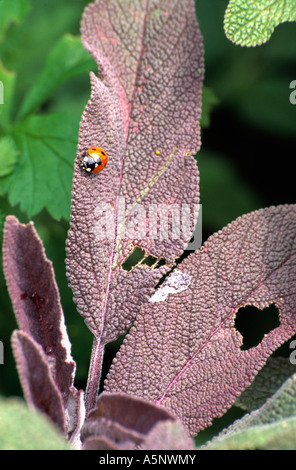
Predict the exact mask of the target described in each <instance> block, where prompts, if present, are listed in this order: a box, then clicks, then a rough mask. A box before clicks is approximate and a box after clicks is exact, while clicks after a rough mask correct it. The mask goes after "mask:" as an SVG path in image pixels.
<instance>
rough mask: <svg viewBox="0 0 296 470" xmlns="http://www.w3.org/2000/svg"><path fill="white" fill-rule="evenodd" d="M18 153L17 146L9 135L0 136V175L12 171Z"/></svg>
mask: <svg viewBox="0 0 296 470" xmlns="http://www.w3.org/2000/svg"><path fill="white" fill-rule="evenodd" d="M18 154H19V151H18V148H17V147H16V145H15V142H14V140H13V139H12V138H11V137H9V136H5V137H2V138H0V177H1V176H6V175H9V173H11V172H12V170H13V168H14V165H15V163H16V157H17V155H18Z"/></svg>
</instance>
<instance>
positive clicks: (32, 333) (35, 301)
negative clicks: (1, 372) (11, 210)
mask: <svg viewBox="0 0 296 470" xmlns="http://www.w3.org/2000/svg"><path fill="white" fill-rule="evenodd" d="M3 264H4V273H5V277H6V282H7V286H8V291H9V294H10V297H11V300H12V303H13V308H14V312H15V315H16V319H17V323H18V326H19V328H20V329H21V330H22V332H24V333H26V335H27V336H29V337H30V338H31V339H32V340H34V342H36V343H38V344H39V345H40V346H41V347H42V349H43V351H44V353H45V354H46V357H47V358H48V362H49V364H50V366H51V373H52V375H53V378H54V380H55V383H56V385H57V387H58V389H59V390H60V392H61V394H62V397H63V402H64V405H65V406H66V405H67V401H68V397H69V393H70V389H71V387H72V386H73V379H74V371H75V362H74V361H73V359H72V357H71V344H70V341H69V339H68V335H67V332H66V327H65V324H64V316H63V311H62V307H61V304H60V298H59V292H58V288H57V285H56V282H55V277H54V272H53V268H52V263H51V262H50V261H49V260H48V259H47V258H46V255H45V252H44V248H43V245H42V242H41V240H40V238H39V237H38V234H37V233H36V230H35V228H34V225H33V223H32V222H30V223H29V224H28V225H23V224H20V223H19V221H18V220H17V219H16V218H15V217H13V216H8V217H7V219H6V222H5V227H4V243H3Z"/></svg>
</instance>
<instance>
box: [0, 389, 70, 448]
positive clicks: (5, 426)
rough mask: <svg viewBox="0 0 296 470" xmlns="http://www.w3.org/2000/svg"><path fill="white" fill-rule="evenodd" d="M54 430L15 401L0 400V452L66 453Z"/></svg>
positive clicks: (62, 440)
mask: <svg viewBox="0 0 296 470" xmlns="http://www.w3.org/2000/svg"><path fill="white" fill-rule="evenodd" d="M70 449H71V447H70V445H69V444H68V443H67V442H66V441H65V440H64V438H63V436H62V435H61V434H60V433H59V432H58V430H57V429H56V428H55V427H54V426H53V425H52V424H51V423H50V422H49V421H48V420H47V419H46V418H45V416H44V415H42V414H41V413H39V412H37V411H32V410H31V409H29V408H28V407H27V406H26V405H25V403H23V402H22V401H21V400H18V399H4V398H0V450H70Z"/></svg>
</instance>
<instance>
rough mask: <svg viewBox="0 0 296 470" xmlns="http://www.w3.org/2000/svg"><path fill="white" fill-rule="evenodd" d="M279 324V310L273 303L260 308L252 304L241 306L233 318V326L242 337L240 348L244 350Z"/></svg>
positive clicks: (251, 346)
mask: <svg viewBox="0 0 296 470" xmlns="http://www.w3.org/2000/svg"><path fill="white" fill-rule="evenodd" d="M278 326H280V311H279V309H278V308H277V307H276V305H275V304H274V303H272V304H270V305H269V306H268V307H266V308H263V309H262V310H261V309H259V308H257V307H255V306H254V305H246V306H245V307H241V308H240V309H239V310H238V311H237V313H236V318H235V328H236V330H237V331H239V332H240V334H241V335H242V337H243V340H242V345H241V347H240V349H241V350H242V351H245V350H247V349H251V348H254V347H255V346H257V345H258V344H259V343H261V341H262V339H263V338H264V336H266V335H267V334H268V333H269V332H270V331H272V330H274V329H275V328H277V327H278Z"/></svg>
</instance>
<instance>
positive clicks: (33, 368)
mask: <svg viewBox="0 0 296 470" xmlns="http://www.w3.org/2000/svg"><path fill="white" fill-rule="evenodd" d="M12 347H13V352H14V355H15V358H16V363H17V369H18V373H19V376H20V380H21V383H22V387H23V390H24V395H25V398H26V401H27V403H28V405H30V406H31V407H33V408H35V409H38V410H39V411H42V412H43V413H44V414H45V415H47V416H48V418H50V419H51V421H52V422H53V423H54V424H55V425H56V426H57V427H58V428H59V429H60V431H62V432H63V433H65V431H66V420H65V414H64V407H63V398H62V395H61V393H60V391H59V389H58V387H57V386H56V384H55V381H54V379H53V377H52V375H51V371H50V366H49V363H48V358H47V356H46V354H45V353H44V351H43V349H42V347H41V346H40V344H38V343H36V341H34V340H33V339H32V338H31V337H30V336H29V335H27V334H26V333H24V332H23V331H19V330H15V331H14V333H13V335H12Z"/></svg>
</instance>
